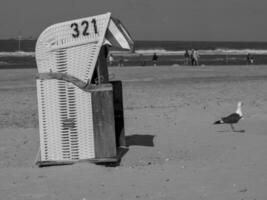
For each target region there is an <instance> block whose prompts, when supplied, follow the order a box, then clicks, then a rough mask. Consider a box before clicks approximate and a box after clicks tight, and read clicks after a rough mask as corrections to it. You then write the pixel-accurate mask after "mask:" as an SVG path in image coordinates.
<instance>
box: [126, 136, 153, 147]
mask: <svg viewBox="0 0 267 200" xmlns="http://www.w3.org/2000/svg"><path fill="white" fill-rule="evenodd" d="M154 137H155V136H154V135H137V134H135V135H129V136H126V146H127V147H129V146H146V147H153V146H154V142H153V140H154Z"/></svg>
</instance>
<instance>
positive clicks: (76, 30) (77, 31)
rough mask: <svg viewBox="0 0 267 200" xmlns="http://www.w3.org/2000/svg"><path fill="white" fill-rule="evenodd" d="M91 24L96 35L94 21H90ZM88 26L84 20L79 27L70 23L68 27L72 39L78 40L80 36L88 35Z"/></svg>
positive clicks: (96, 30)
mask: <svg viewBox="0 0 267 200" xmlns="http://www.w3.org/2000/svg"><path fill="white" fill-rule="evenodd" d="M91 24H92V25H93V30H94V33H95V34H97V33H98V29H97V24H96V19H92V21H91ZM89 26H90V23H89V22H88V21H86V20H84V21H82V22H81V24H80V25H79V24H77V23H72V24H71V25H70V27H71V28H72V30H73V33H72V37H74V38H78V37H79V36H80V35H81V34H82V35H83V36H87V35H90V32H89Z"/></svg>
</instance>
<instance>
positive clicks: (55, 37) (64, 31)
mask: <svg viewBox="0 0 267 200" xmlns="http://www.w3.org/2000/svg"><path fill="white" fill-rule="evenodd" d="M110 15H111V14H110V13H106V14H103V15H97V16H93V17H87V18H81V19H77V20H71V21H67V22H63V23H58V24H54V25H52V26H50V27H48V28H47V29H45V30H44V31H43V32H42V34H41V35H40V37H39V38H38V40H37V43H36V62H37V67H38V72H39V73H47V72H62V73H68V74H69V75H72V76H74V77H76V78H78V79H80V80H82V81H85V82H87V81H89V82H90V80H91V78H92V74H93V72H94V69H95V65H96V62H97V58H98V54H99V51H100V48H101V46H102V44H103V42H104V39H105V34H106V30H107V27H108V24H109V21H110Z"/></svg>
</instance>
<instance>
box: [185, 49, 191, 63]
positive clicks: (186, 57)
mask: <svg viewBox="0 0 267 200" xmlns="http://www.w3.org/2000/svg"><path fill="white" fill-rule="evenodd" d="M189 58H190V54H189V52H188V50H187V49H186V50H185V53H184V64H185V65H188V64H189Z"/></svg>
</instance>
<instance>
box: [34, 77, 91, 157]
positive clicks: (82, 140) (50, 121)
mask: <svg viewBox="0 0 267 200" xmlns="http://www.w3.org/2000/svg"><path fill="white" fill-rule="evenodd" d="M37 95H38V109H39V127H40V149H41V161H53V160H56V161H62V160H80V159H90V158H94V157H95V152H94V151H95V150H94V148H95V147H94V136H93V120H92V117H93V116H92V115H93V114H92V101H91V93H89V92H85V91H83V90H81V89H79V88H78V87H76V86H74V85H73V84H71V83H68V82H65V81H60V80H52V79H51V80H40V79H38V80H37Z"/></svg>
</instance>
